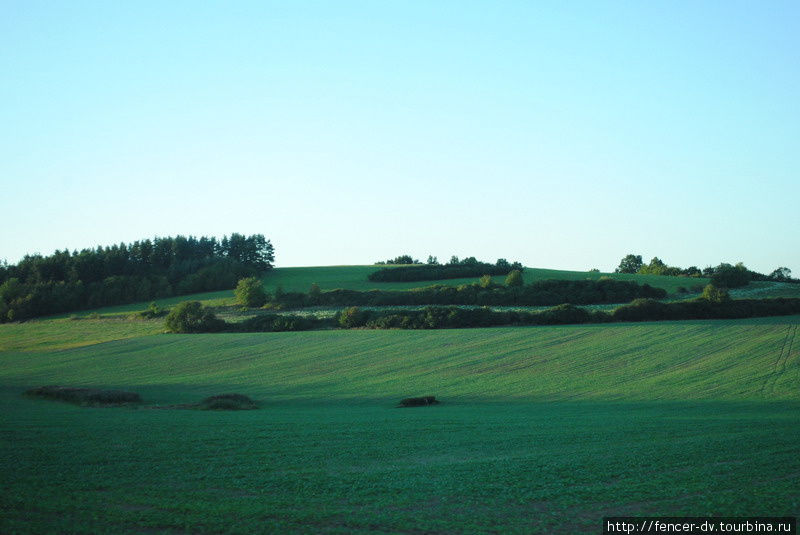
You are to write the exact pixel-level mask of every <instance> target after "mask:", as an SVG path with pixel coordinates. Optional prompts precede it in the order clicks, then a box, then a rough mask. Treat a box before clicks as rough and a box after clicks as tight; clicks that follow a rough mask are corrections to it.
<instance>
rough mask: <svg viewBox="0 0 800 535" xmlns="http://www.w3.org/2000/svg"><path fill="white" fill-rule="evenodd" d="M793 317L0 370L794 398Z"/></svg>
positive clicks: (179, 340) (269, 343)
mask: <svg viewBox="0 0 800 535" xmlns="http://www.w3.org/2000/svg"><path fill="white" fill-rule="evenodd" d="M798 321H800V319H799V318H798V316H790V317H777V318H758V319H749V320H731V321H716V320H705V321H680V322H664V323H637V324H613V325H606V324H596V325H565V326H553V327H505V328H490V329H456V330H438V331H398V330H390V331H372V330H356V331H312V332H305V333H291V332H288V333H252V334H197V335H155V336H145V337H139V338H132V339H125V340H118V341H113V342H107V343H104V344H98V345H94V346H87V347H79V348H75V349H67V350H61V351H57V352H53V353H49V354H43V353H14V354H7V355H5V356H4V358H3V368H2V372H1V373H0V381H2V384H5V385H9V386H12V385H16V386H19V387H28V388H29V387H32V386H39V385H43V384H63V385H72V386H89V387H98V388H101V387H109V388H117V387H121V386H123V385H126V386H129V387H130V388H129V389H131V390H134V391H137V392H140V393H142V396H143V397H146V396H145V390H143V389H144V388H147V389H149V390H151V391H157V390H158V388H160V387H167V388H168V389H169V391H170V392H172V394H171V395H174V396H181V395H183V394H181V392H184V391H185V394H186V395H187V396H190V397H191V398H192V400H196V399H197V398H201V397H203V396H206V395H212V394H217V393H219V392H221V391H222V392H224V391H235V392H241V393H243V394H246V395H250V396H251V397H254V398H255V399H259V398H260V399H268V400H271V401H292V400H315V399H322V400H330V399H334V398H335V399H359V400H371V402H382V403H387V402H397V401H399V400H400V399H402V398H405V397H413V396H421V395H436V396H437V398H439V399H442V400H445V399H449V400H454V399H460V400H497V399H499V400H508V399H523V400H524V399H527V400H535V401H553V400H570V401H574V400H579V399H583V400H595V399H597V400H606V401H608V400H631V401H654V400H687V399H709V400H716V401H721V400H730V401H744V400H754V401H757V400H763V399H767V400H770V401H775V400H787V401H788V400H791V401H800V389H798V388H797V385H798V384H800V359H798V358H797V357H798V351H800V340H797V342H794V343H791V341H792V339H793V335H794V333H795V331H796V330H797V324H798ZM790 345H791V348H790V347H789V346H790ZM78 383H80V384H78ZM218 385H219V386H225V387H228V388H219V387H218ZM134 386H135V388H134ZM234 386H235V388H231V387H234ZM178 387H180V388H178ZM209 388H210V390H207V389H209ZM154 394H155V392H154ZM158 395H159V396H163V394H158ZM166 397H167V398H168V397H169V396H166ZM165 401H167V402H174V401H183V400H171V399H165Z"/></svg>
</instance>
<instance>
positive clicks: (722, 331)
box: [0, 285, 800, 533]
mask: <svg viewBox="0 0 800 535" xmlns="http://www.w3.org/2000/svg"><path fill="white" fill-rule="evenodd" d="M287 287H288V285H287ZM798 325H800V317H797V316H795V317H783V318H764V319H753V320H743V321H693V322H669V323H643V324H618V325H617V324H615V325H588V326H559V327H529V328H499V329H481V330H450V331H320V332H310V333H265V334H226V335H194V336H190V335H156V336H152V335H151V336H146V335H150V334H151V333H155V332H158V331H160V329H161V321H160V320H155V321H138V322H129V321H122V320H115V319H110V318H106V319H99V320H80V321H70V320H43V321H37V322H29V323H26V324H15V325H2V326H0V348H3V349H2V350H0V363H2V364H0V404H2V406H3V410H2V411H0V436H2V437H3V439H2V440H0V485H1V486H2V487H3V489H4V492H3V493H0V511H2V514H0V532H3V533H13V532H21V533H42V532H86V533H120V532H133V533H141V532H152V533H174V532H215V533H228V532H230V533H253V532H264V531H267V532H280V533H309V532H314V533H375V532H392V533H395V532H431V533H437V532H438V533H498V532H502V533H537V532H548V533H550V532H552V533H583V532H587V533H596V532H599V531H600V529H599V528H600V525H601V518H602V517H603V516H609V515H647V514H650V515H686V516H698V515H707V514H715V515H727V516H747V515H773V516H786V515H794V516H796V515H798V513H800V488H799V487H798V485H797V478H798V477H800V455H798V446H797V444H798V442H799V441H800V388H798V386H800V339H798V338H797V336H796V332H797V330H798ZM82 344H93V345H86V346H85V347H76V346H79V345H82ZM47 383H56V384H71V385H87V386H89V385H97V386H109V387H122V388H128V389H132V390H135V391H138V392H140V393H141V394H142V395H143V397H144V398H145V399H146V400H147V401H148V402H151V403H159V404H172V403H181V402H190V401H197V400H199V399H200V398H202V397H204V396H207V395H210V394H217V393H222V392H229V391H238V392H243V393H248V394H251V395H252V396H254V397H255V398H257V399H259V400H261V401H262V403H263V405H264V407H263V409H262V410H258V411H245V412H240V413H217V412H200V411H186V410H143V409H140V410H130V409H91V408H80V407H74V406H71V405H66V404H60V403H54V402H46V401H39V400H30V399H26V398H23V397H21V396H20V395H19V394H20V392H21V391H22V390H23V389H25V388H28V387H31V386H38V385H41V384H47ZM416 394H435V395H437V396H439V397H440V398H441V399H443V400H444V401H445V403H444V404H442V405H440V406H436V407H431V408H424V409H394V408H392V406H393V404H394V403H395V402H396V400H397V399H399V398H400V397H405V396H407V395H416Z"/></svg>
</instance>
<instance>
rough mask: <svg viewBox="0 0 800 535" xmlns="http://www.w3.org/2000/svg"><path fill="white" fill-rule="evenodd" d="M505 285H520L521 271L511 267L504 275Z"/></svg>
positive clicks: (512, 286)
mask: <svg viewBox="0 0 800 535" xmlns="http://www.w3.org/2000/svg"><path fill="white" fill-rule="evenodd" d="M506 286H508V287H510V288H514V287H519V286H522V272H520V270H518V269H513V270H511V272H510V273H509V274H508V276H506Z"/></svg>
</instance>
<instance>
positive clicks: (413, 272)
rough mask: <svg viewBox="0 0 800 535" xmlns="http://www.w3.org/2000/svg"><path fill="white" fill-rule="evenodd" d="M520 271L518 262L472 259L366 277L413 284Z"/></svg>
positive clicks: (384, 272) (371, 274)
mask: <svg viewBox="0 0 800 535" xmlns="http://www.w3.org/2000/svg"><path fill="white" fill-rule="evenodd" d="M514 269H517V270H519V271H522V270H523V269H524V268H523V267H522V264H520V263H519V262H514V263H508V262H507V261H505V260H503V259H502V258H501V259H500V260H498V261H497V263H495V264H489V263H486V262H478V261H477V260H475V259H474V258H469V259H466V260H462V261H460V262H458V263H451V264H426V265H411V266H403V267H397V268H383V269H379V270H378V271H374V272H372V273H370V274H369V276H368V277H367V278H368V279H369V280H371V281H373V282H415V281H430V280H442V279H466V278H470V277H480V276H481V275H507V274H508V273H510V272H511V271H512V270H514Z"/></svg>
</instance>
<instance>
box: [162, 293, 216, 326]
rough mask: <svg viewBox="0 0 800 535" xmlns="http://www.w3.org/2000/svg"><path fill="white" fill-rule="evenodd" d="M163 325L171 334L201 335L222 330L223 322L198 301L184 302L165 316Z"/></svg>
mask: <svg viewBox="0 0 800 535" xmlns="http://www.w3.org/2000/svg"><path fill="white" fill-rule="evenodd" d="M165 325H166V327H167V330H168V331H170V332H173V333H202V332H214V331H219V330H222V328H223V327H224V326H225V322H224V321H222V320H219V319H217V317H216V316H215V315H214V312H213V311H212V310H211V309H210V308H208V307H206V306H203V304H202V303H200V302H199V301H184V302H182V303H179V304H178V305H177V306H176V307H175V308H173V309H172V311H171V312H170V313H169V314H167V319H166V322H165Z"/></svg>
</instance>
